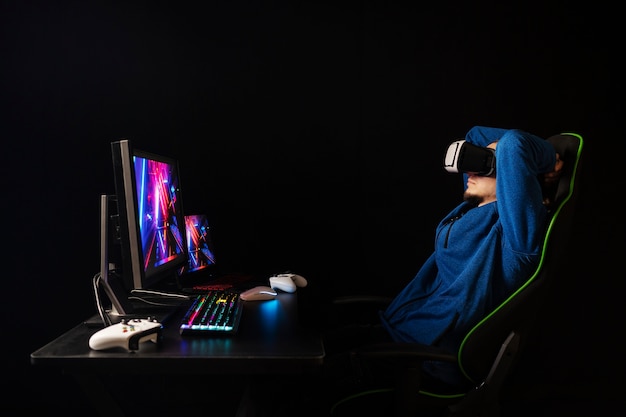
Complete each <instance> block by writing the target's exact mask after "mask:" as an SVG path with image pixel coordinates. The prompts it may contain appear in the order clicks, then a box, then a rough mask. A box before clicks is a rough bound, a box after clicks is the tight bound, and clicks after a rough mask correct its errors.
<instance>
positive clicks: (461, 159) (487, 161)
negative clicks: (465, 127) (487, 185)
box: [443, 139, 496, 177]
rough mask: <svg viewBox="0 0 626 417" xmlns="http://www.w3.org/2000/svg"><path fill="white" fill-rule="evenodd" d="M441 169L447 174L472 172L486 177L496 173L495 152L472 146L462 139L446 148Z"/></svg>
mask: <svg viewBox="0 0 626 417" xmlns="http://www.w3.org/2000/svg"><path fill="white" fill-rule="evenodd" d="M443 167H444V168H445V169H446V171H448V172H452V173H457V172H472V173H474V174H476V175H481V176H483V177H487V176H489V175H492V174H493V173H495V172H496V152H495V150H493V149H491V148H483V147H480V146H476V145H472V144H471V143H469V142H467V141H465V140H464V139H461V140H457V141H455V142H452V143H451V144H450V146H448V150H447V152H446V157H445V159H444V161H443Z"/></svg>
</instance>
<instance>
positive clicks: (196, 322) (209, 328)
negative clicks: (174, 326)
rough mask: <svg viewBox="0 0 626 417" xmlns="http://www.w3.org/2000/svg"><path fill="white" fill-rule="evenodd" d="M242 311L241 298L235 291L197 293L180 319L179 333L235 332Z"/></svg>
mask: <svg viewBox="0 0 626 417" xmlns="http://www.w3.org/2000/svg"><path fill="white" fill-rule="evenodd" d="M242 311H243V300H242V299H241V298H239V294H238V293H236V292H230V291H227V290H209V291H207V292H206V293H204V294H198V295H197V296H196V298H195V299H194V301H193V303H192V304H191V305H190V306H189V308H188V309H187V312H186V313H185V315H184V317H183V319H182V320H181V323H180V334H181V335H194V336H203V335H206V336H210V335H215V334H218V333H236V332H237V329H238V328H239V321H240V319H241V313H242Z"/></svg>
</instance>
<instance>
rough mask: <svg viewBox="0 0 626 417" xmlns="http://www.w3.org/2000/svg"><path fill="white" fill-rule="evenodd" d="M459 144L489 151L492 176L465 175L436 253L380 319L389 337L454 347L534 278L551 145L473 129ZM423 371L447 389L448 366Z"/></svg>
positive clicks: (552, 173)
mask: <svg viewBox="0 0 626 417" xmlns="http://www.w3.org/2000/svg"><path fill="white" fill-rule="evenodd" d="M465 141H466V142H468V143H470V144H472V145H476V146H478V147H483V148H485V147H486V148H489V149H495V171H494V172H491V173H489V174H488V175H485V174H479V173H476V172H471V171H469V172H464V173H463V180H464V187H465V188H464V194H463V197H464V201H463V202H462V203H461V204H459V205H458V206H457V207H456V208H455V209H453V210H452V211H451V212H450V213H449V214H447V215H446V216H445V217H444V218H443V220H442V221H441V222H440V223H439V225H438V226H437V229H436V234H435V251H434V253H433V254H432V255H431V256H430V257H429V258H428V259H427V260H426V262H425V263H424V265H423V266H422V267H421V268H420V270H419V271H418V273H417V275H416V276H415V277H414V278H413V280H412V281H410V282H409V283H408V285H407V286H406V287H405V288H404V289H403V290H402V291H401V292H400V293H399V294H398V295H397V296H396V297H395V299H394V300H393V301H392V303H391V304H390V305H389V306H388V307H387V308H386V309H385V310H384V311H382V312H381V314H380V318H381V320H382V324H383V327H384V328H385V329H386V331H387V332H388V334H389V336H390V337H391V339H393V340H394V341H399V342H418V343H423V344H427V345H435V346H440V347H443V348H445V349H447V350H449V351H451V352H454V351H456V350H458V347H459V345H460V343H461V341H462V338H463V337H464V335H465V334H466V333H467V331H469V330H470V329H471V327H472V326H474V325H475V324H476V323H477V322H478V321H479V320H480V319H481V318H483V317H484V316H485V314H486V313H488V312H489V311H491V310H492V309H493V308H494V307H495V306H496V305H497V304H498V303H500V302H501V301H503V300H504V299H505V298H506V297H507V296H509V295H510V294H512V293H513V292H514V291H515V290H516V289H517V288H518V287H519V286H520V285H521V284H522V283H523V282H525V281H526V280H527V279H528V278H529V277H530V274H532V273H533V271H534V270H535V268H536V267H537V264H538V262H539V259H540V256H541V249H542V248H541V243H542V240H543V236H544V232H545V227H546V220H547V218H548V213H547V209H546V207H545V206H544V201H543V197H542V186H543V184H542V182H545V183H550V182H553V181H555V180H556V179H558V175H559V172H560V169H561V168H562V162H561V161H560V160H558V155H557V154H556V152H555V150H554V148H553V146H552V144H550V142H548V141H546V140H544V139H542V138H539V137H537V136H535V135H533V134H530V133H527V132H524V131H521V130H507V129H500V128H491V127H483V126H476V127H473V128H472V129H471V130H470V131H469V132H468V133H467V135H466V136H465ZM425 370H426V371H427V372H428V373H429V374H431V375H433V376H435V377H436V378H437V379H438V380H441V381H444V382H446V383H449V384H456V383H458V382H460V381H461V375H460V371H459V369H458V367H457V366H456V365H453V364H447V363H437V362H429V363H427V364H425Z"/></svg>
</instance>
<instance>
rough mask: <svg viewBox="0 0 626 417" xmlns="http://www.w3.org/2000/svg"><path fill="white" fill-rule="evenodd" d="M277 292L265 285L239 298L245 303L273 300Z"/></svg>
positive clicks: (246, 292)
mask: <svg viewBox="0 0 626 417" xmlns="http://www.w3.org/2000/svg"><path fill="white" fill-rule="evenodd" d="M276 295H277V292H276V290H274V289H273V288H272V287H268V286H265V285H259V286H257V287H253V288H250V289H249V290H246V291H244V292H242V293H241V294H239V297H240V298H241V299H242V300H244V301H258V300H272V299H274V298H276Z"/></svg>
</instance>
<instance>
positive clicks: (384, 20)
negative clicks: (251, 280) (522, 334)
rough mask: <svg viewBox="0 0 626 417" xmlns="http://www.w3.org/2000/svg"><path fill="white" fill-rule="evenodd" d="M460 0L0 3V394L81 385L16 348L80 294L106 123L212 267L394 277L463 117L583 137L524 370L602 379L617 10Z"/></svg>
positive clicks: (615, 223) (379, 287)
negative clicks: (163, 169)
mask: <svg viewBox="0 0 626 417" xmlns="http://www.w3.org/2000/svg"><path fill="white" fill-rule="evenodd" d="M403 3H407V4H404V5H402V4H403ZM412 3H413V4H412ZM470 3H471V2H466V3H461V5H446V4H444V5H441V4H440V5H438V6H435V5H431V4H423V2H420V3H417V2H398V4H394V3H393V2H375V1H340V2H336V1H274V2H272V1H267V2H257V1H219V2H217V1H206V2H202V3H201V2H197V3H194V2H185V1H178V2H167V1H150V2H149V1H145V2H134V1H133V2H107V1H100V2H97V1H96V2H84V1H2V2H1V3H0V4H1V8H0V42H1V44H0V47H1V50H0V52H1V53H0V59H1V61H2V63H1V64H0V68H1V69H0V71H1V73H0V74H1V81H0V82H1V84H0V86H1V91H0V103H1V105H2V107H1V110H2V113H1V114H2V118H1V123H0V132H1V133H2V143H3V151H2V155H3V157H4V158H3V159H4V162H5V164H6V165H5V166H6V168H5V169H4V170H3V172H4V176H3V179H4V180H3V182H2V184H3V191H2V203H3V204H2V206H3V215H4V218H5V224H6V225H8V233H5V234H4V236H5V239H4V241H5V244H4V245H3V247H4V250H3V252H4V256H3V263H4V272H3V273H2V284H3V289H2V294H3V302H2V320H3V323H4V324H3V326H4V331H3V333H4V336H3V345H4V349H3V363H4V365H3V368H4V369H5V371H8V374H6V375H8V376H9V377H8V378H7V377H5V380H7V381H8V385H9V387H10V390H9V391H8V392H6V391H5V392H3V396H5V395H6V398H7V400H8V401H7V402H5V401H3V403H4V406H6V407H8V408H11V407H12V406H13V404H14V398H13V397H14V395H15V394H16V393H18V392H22V393H28V396H30V397H32V398H34V399H37V401H35V402H34V406H36V405H41V404H44V406H45V404H48V405H49V406H50V407H55V408H63V407H67V406H68V404H67V403H66V398H67V394H68V393H70V394H71V395H73V396H74V397H76V398H80V395H81V394H80V393H78V392H76V393H73V390H76V389H77V388H76V387H75V386H74V385H73V383H72V382H71V381H69V380H66V379H65V378H66V377H65V376H63V375H58V374H56V373H54V372H45V371H41V370H36V369H33V368H32V367H31V366H30V364H29V354H30V353H31V352H32V351H34V350H36V349H37V348H39V347H40V346H42V345H43V344H45V343H47V342H48V341H50V340H52V339H53V338H55V337H56V336H58V335H60V334H61V333H63V332H64V331H66V330H68V329H69V328H70V327H72V326H74V325H75V324H77V323H79V322H80V320H82V319H83V318H85V317H88V316H90V315H91V314H93V313H94V312H95V306H94V301H93V294H92V289H91V278H92V276H93V275H94V274H95V273H96V272H97V270H98V263H99V243H98V227H99V223H98V222H99V217H98V216H99V214H98V210H99V196H100V194H103V193H109V194H112V193H114V189H113V178H112V167H111V156H110V142H111V141H113V140H116V139H119V138H122V137H126V138H130V139H131V140H132V141H133V143H134V145H135V146H136V147H138V148H141V149H144V150H148V151H151V152H155V153H160V154H164V155H169V156H173V157H176V158H177V159H178V160H179V161H180V163H181V169H182V185H183V193H184V194H183V197H184V204H185V211H186V212H187V213H192V212H202V213H207V214H208V215H209V216H210V218H211V219H212V221H213V224H214V239H215V241H216V243H217V244H218V250H219V252H218V255H219V256H220V261H221V262H222V266H223V267H224V268H225V269H227V270H231V271H232V270H239V271H244V272H254V273H260V274H270V273H275V272H281V271H284V270H292V271H294V272H298V273H300V274H302V275H303V276H305V277H307V278H308V279H309V281H310V282H311V283H312V286H311V287H312V289H311V291H312V292H314V294H317V295H322V294H323V295H328V294H331V295H334V294H340V293H345V292H354V291H355V290H357V291H359V292H376V293H383V294H394V293H395V292H397V291H398V290H399V289H400V288H402V287H403V286H404V284H406V282H407V281H408V280H410V279H411V278H412V277H413V275H414V274H415V272H416V271H417V269H418V268H419V266H420V265H421V263H422V262H423V261H424V260H425V258H426V257H427V256H428V255H429V253H430V250H431V248H432V242H433V231H434V228H435V226H436V224H437V222H438V220H439V219H440V218H441V217H442V216H443V215H444V214H445V213H446V212H447V211H448V210H449V209H451V208H452V207H453V206H454V205H456V204H457V203H458V202H459V200H460V197H461V183H460V180H459V178H458V177H457V176H454V175H451V174H447V173H446V172H445V171H444V170H443V169H442V157H443V152H444V150H445V148H446V146H447V144H448V143H449V142H450V141H452V140H455V139H458V138H461V137H463V135H464V134H465V132H466V131H467V130H468V129H469V128H471V127H472V126H473V125H487V126H497V127H511V128H513V127H514V128H521V129H524V130H528V131H531V132H533V133H536V134H538V135H540V136H545V137H547V136H550V135H552V134H556V133H561V132H575V133H579V134H581V135H582V136H583V138H584V140H585V156H584V158H585V161H584V171H583V179H582V190H581V192H582V201H581V206H580V210H579V214H578V217H577V224H576V226H575V230H574V231H573V232H574V240H573V243H574V245H573V246H574V249H573V253H572V258H571V262H572V264H571V265H570V270H569V271H568V274H569V282H570V283H571V285H568V286H567V288H564V289H563V293H562V295H563V296H562V299H561V300H559V302H558V303H557V304H555V305H554V314H553V315H552V316H551V317H549V318H548V319H546V321H545V322H544V323H542V324H543V325H544V327H545V334H546V337H547V338H548V341H549V342H548V343H546V344H545V345H544V347H543V348H542V349H544V350H543V351H541V352H538V355H537V358H536V360H534V361H531V364H532V365H531V368H530V369H527V370H526V371H527V372H529V373H533V372H534V373H536V374H537V375H540V376H541V378H542V380H543V381H545V380H546V379H547V380H554V381H557V382H559V381H563V383H564V385H565V386H570V385H568V384H572V383H577V382H580V383H581V384H586V385H589V386H596V387H600V388H597V389H596V390H595V391H593V392H594V393H595V392H597V393H598V395H599V396H600V397H601V396H602V395H606V393H607V392H609V394H608V395H609V396H611V394H610V393H611V392H612V391H611V390H614V389H617V388H616V386H618V385H620V384H621V387H622V388H624V387H623V384H624V382H623V381H622V380H621V379H620V377H621V375H622V374H623V369H624V366H623V365H624V364H623V359H622V357H623V355H622V350H623V349H622V348H623V347H624V345H623V342H621V339H622V337H621V335H620V332H621V329H622V328H623V324H622V321H621V318H622V317H623V315H624V314H623V313H624V309H623V302H622V301H621V297H622V296H623V295H622V294H623V290H624V283H623V275H624V274H623V261H622V260H621V259H620V257H623V256H624V221H623V214H622V213H621V210H620V208H619V207H620V205H619V203H618V200H617V199H618V198H619V197H620V191H621V189H619V188H618V187H617V178H619V177H618V176H620V177H621V168H622V165H623V163H622V160H623V153H624V140H625V137H626V136H625V135H624V133H625V132H624V128H623V117H624V116H623V115H624V108H623V105H622V99H623V93H624V89H623V86H624V83H623V74H624V72H623V68H620V66H621V65H622V64H621V61H622V57H621V56H620V55H621V54H622V50H623V47H622V45H621V43H620V41H619V37H618V33H619V32H620V30H619V28H618V23H619V14H618V13H616V11H615V10H610V9H606V8H601V7H600V6H598V5H595V4H583V5H580V6H574V5H572V4H568V3H567V2H541V3H540V4H538V5H533V4H531V3H528V2H525V3H524V4H523V5H520V6H513V5H503V4H494V5H489V6H487V5H482V6H476V5H472V4H470ZM200 4H201V6H199V5H200ZM588 352H591V355H587V353H588ZM60 391H63V395H62V396H59V395H58V393H59V392H60ZM588 392H589V391H588ZM613 392H619V391H613ZM589 395H592V396H593V395H595V394H589Z"/></svg>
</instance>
